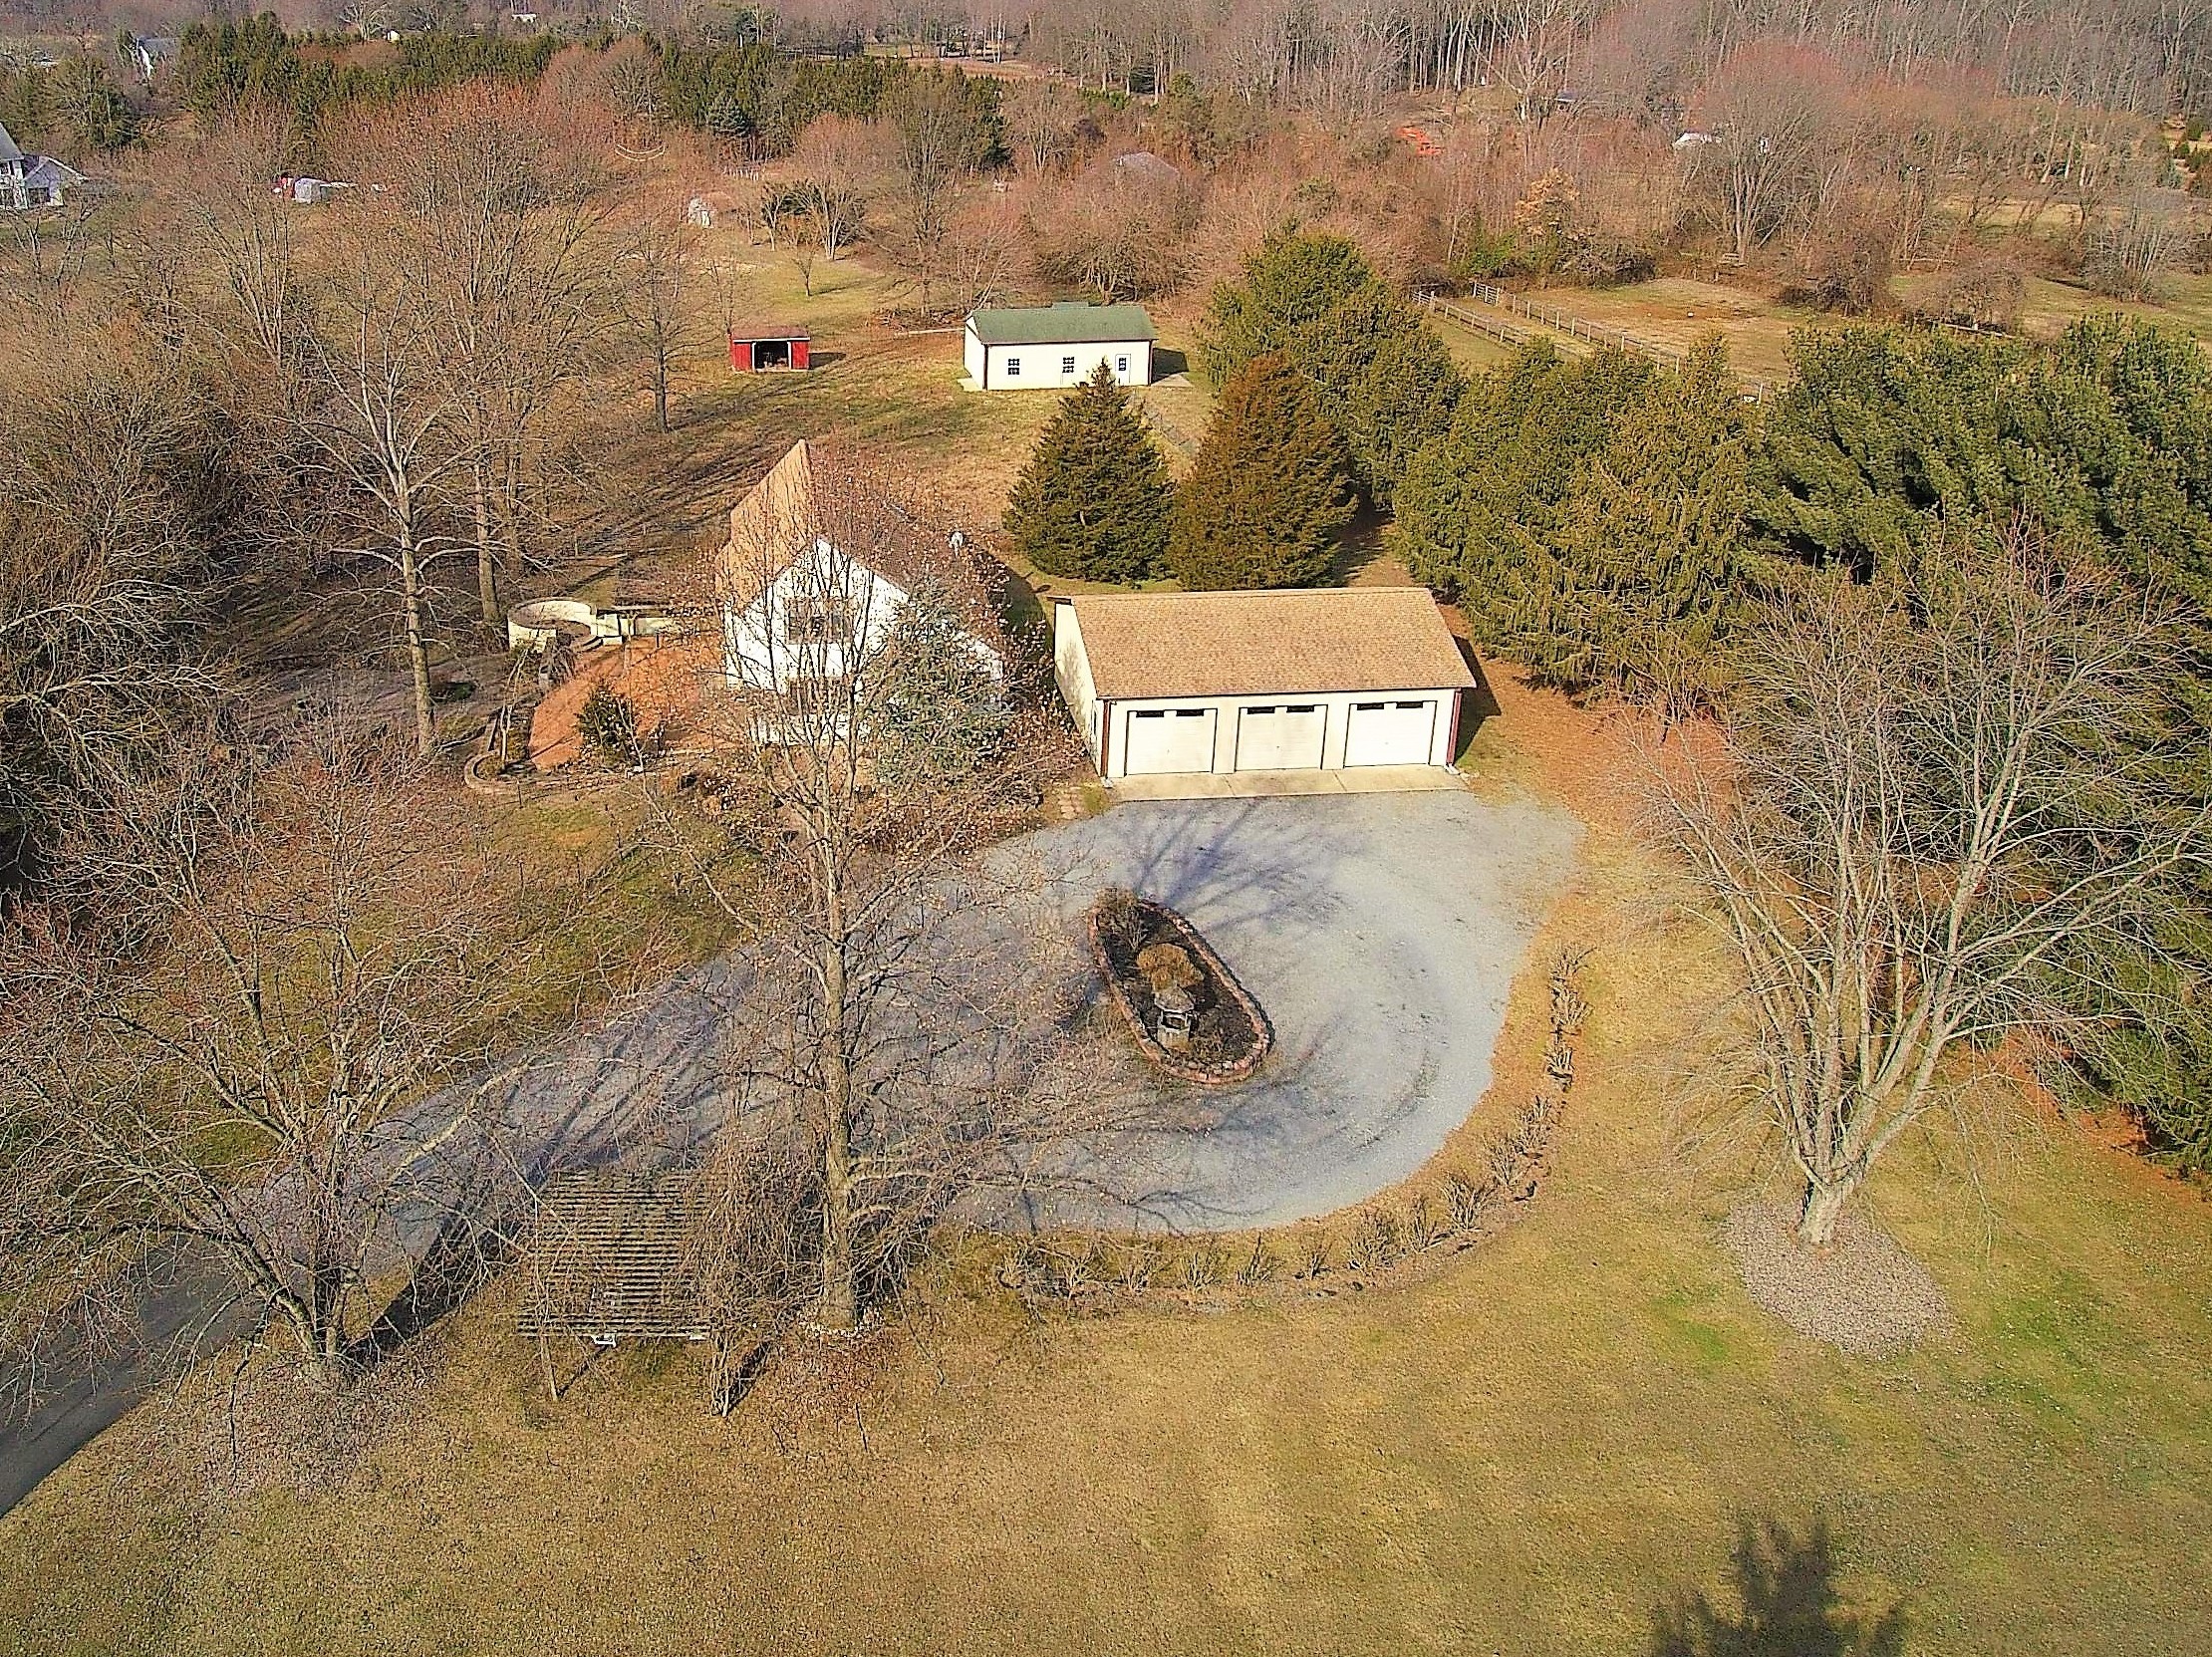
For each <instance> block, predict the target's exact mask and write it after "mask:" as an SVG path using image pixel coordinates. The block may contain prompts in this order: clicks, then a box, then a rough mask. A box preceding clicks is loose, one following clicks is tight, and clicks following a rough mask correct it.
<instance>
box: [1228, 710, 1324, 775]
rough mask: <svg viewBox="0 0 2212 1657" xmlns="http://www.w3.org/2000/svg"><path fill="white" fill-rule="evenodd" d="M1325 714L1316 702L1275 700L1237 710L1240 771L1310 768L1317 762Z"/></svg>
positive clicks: (1308, 769) (1318, 763)
mask: <svg viewBox="0 0 2212 1657" xmlns="http://www.w3.org/2000/svg"><path fill="white" fill-rule="evenodd" d="M1327 724H1328V716H1327V715H1326V714H1325V713H1323V712H1322V711H1321V707H1320V704H1319V703H1317V702H1278V703H1276V704H1275V705H1273V706H1270V707H1244V708H1239V709H1238V712H1237V768H1238V769H1239V770H1240V771H1310V770H1313V769H1315V768H1316V767H1318V766H1319V765H1320V763H1321V736H1322V733H1323V731H1324V730H1325V729H1326V728H1327Z"/></svg>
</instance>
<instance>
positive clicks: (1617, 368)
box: [1397, 340, 1651, 657]
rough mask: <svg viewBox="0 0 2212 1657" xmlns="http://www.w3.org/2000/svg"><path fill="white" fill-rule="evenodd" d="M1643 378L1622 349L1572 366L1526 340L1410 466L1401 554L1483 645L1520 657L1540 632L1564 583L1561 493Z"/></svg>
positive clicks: (1608, 435)
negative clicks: (1453, 605) (1457, 606)
mask: <svg viewBox="0 0 2212 1657" xmlns="http://www.w3.org/2000/svg"><path fill="white" fill-rule="evenodd" d="M1650 378H1651V368H1650V365H1649V364H1647V363H1644V362H1641V361H1639V360H1637V359H1635V358H1631V357H1628V356H1625V355H1623V354H1622V353H1620V352H1616V351H1601V352H1598V353H1597V354H1596V355H1594V356H1592V357H1589V358H1586V359H1584V360H1582V361H1579V362H1577V361H1573V360H1570V359H1568V358H1564V357H1562V356H1560V355H1559V353H1558V350H1557V348H1556V347H1554V346H1553V345H1552V344H1551V342H1550V341H1549V340H1536V341H1533V342H1531V343H1530V344H1528V345H1525V346H1523V347H1522V348H1521V350H1520V351H1518V352H1517V353H1515V355H1514V358H1513V360H1512V361H1511V362H1509V363H1507V364H1506V365H1504V366H1503V367H1502V368H1499V369H1497V370H1495V371H1493V372H1492V373H1490V374H1488V375H1485V376H1484V377H1482V378H1481V379H1480V380H1478V381H1476V382H1475V384H1474V385H1473V386H1472V387H1471V388H1469V390H1468V394H1467V396H1466V397H1464V398H1463V399H1461V400H1460V405H1459V409H1458V411H1457V412H1456V414H1454V416H1453V419H1452V425H1451V428H1450V429H1449V430H1448V431H1446V432H1445V434H1444V435H1443V436H1442V437H1439V438H1437V439H1436V440H1435V441H1433V442H1431V443H1429V444H1428V445H1427V446H1426V447H1424V448H1423V449H1422V450H1421V452H1420V453H1419V454H1418V455H1417V456H1415V458H1414V460H1413V463H1412V464H1411V465H1410V466H1409V467H1408V468H1407V471H1406V480H1405V482H1404V483H1403V484H1402V485H1401V486H1400V488H1399V491H1398V497H1397V507H1398V522H1397V534H1398V548H1399V551H1400V552H1401V554H1402V555H1403V556H1404V558H1405V560H1406V563H1407V564H1408V565H1409V566H1410V567H1411V569H1412V570H1413V573H1414V574H1415V576H1417V577H1418V578H1419V579H1420V580H1422V581H1424V582H1426V583H1427V584H1428V585H1430V586H1432V587H1435V588H1438V589H1439V590H1441V591H1443V592H1445V593H1448V594H1451V595H1453V596H1454V597H1456V598H1458V599H1459V601H1460V603H1461V606H1462V608H1463V610H1464V611H1465V613H1466V615H1467V617H1468V621H1469V623H1470V625H1471V626H1472V627H1473V628H1474V631H1475V635H1476V637H1477V638H1478V639H1480V640H1482V641H1483V642H1484V643H1485V644H1487V645H1489V646H1491V647H1492V648H1494V649H1498V650H1502V651H1505V652H1506V653H1507V654H1509V655H1513V656H1517V657H1525V656H1526V655H1527V654H1528V653H1529V651H1530V650H1531V649H1533V648H1536V647H1538V646H1540V645H1541V644H1542V643H1543V642H1544V641H1545V640H1546V639H1547V638H1548V634H1549V627H1550V623H1549V618H1550V616H1551V614H1552V612H1553V609H1554V608H1555V607H1556V605H1557V604H1558V603H1559V602H1560V601H1559V594H1560V593H1561V592H1562V590H1563V589H1564V588H1565V586H1566V584H1567V576H1566V574H1565V573H1564V571H1563V570H1562V568H1561V566H1560V563H1559V559H1558V555H1557V551H1556V537H1557V531H1558V526H1559V522H1560V519H1561V517H1562V515H1563V513H1564V511H1565V508H1566V504H1567V500H1568V497H1569V496H1570V495H1571V494H1572V493H1573V492H1574V489H1575V486H1576V484H1577V483H1578V482H1579V481H1580V478H1581V475H1582V470H1583V468H1584V467H1585V466H1586V465H1587V464H1588V463H1589V461H1590V459H1591V457H1592V456H1594V455H1596V454H1597V453H1598V452H1600V451H1601V450H1602V449H1604V447H1605V446H1606V445H1607V444H1608V443H1609V442H1610V441H1611V440H1612V436H1613V427H1614V423H1615V421H1616V420H1617V419H1618V418H1619V417H1620V415H1621V414H1622V412H1623V411H1625V410H1626V409H1627V408H1628V407H1629V406H1630V405H1631V404H1632V403H1634V402H1635V401H1636V400H1637V399H1638V398H1639V397H1641V396H1642V395H1643V393H1644V390H1645V387H1646V385H1647V383H1648V382H1649V380H1650Z"/></svg>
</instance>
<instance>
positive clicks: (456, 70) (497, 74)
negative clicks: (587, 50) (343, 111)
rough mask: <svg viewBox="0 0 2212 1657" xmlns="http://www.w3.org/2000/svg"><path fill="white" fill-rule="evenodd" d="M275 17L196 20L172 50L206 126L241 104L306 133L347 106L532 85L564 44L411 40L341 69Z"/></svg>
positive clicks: (179, 84) (445, 37)
mask: <svg viewBox="0 0 2212 1657" xmlns="http://www.w3.org/2000/svg"><path fill="white" fill-rule="evenodd" d="M300 45H301V43H300V41H299V40H297V39H295V38H294V37H293V36H291V35H288V34H286V33H285V30H284V25H283V24H282V23H281V22H279V21H278V20H277V17H276V14H275V13H273V12H263V13H261V14H260V15H259V16H258V17H251V18H248V19H246V20H245V21H244V22H242V23H239V22H232V21H229V20H224V21H221V22H212V21H200V22H195V23H193V24H192V25H191V26H190V27H189V28H187V29H186V30H185V31H184V33H183V35H182V36H181V37H180V38H179V40H178V43H177V57H176V69H175V73H174V79H173V81H172V86H173V87H174V89H175V92H176V96H177V98H178V99H179V100H180V101H181V102H182V103H183V105H184V106H185V108H187V109H189V110H190V111H192V112H193V114H195V115H197V116H200V117H201V118H202V119H208V118H212V117H213V116H216V115H218V114H220V113H221V112H223V111H225V110H228V109H230V108H232V107H234V106H235V105H237V104H240V103H248V104H268V105H273V106H275V107H277V108H280V109H286V110H290V111H291V112H292V114H293V115H294V116H295V117H296V118H297V119H298V121H299V123H300V126H301V128H302V129H303V130H306V131H310V132H312V131H313V130H314V129H315V127H316V126H317V125H318V124H319V123H320V122H321V120H322V117H323V114H324V112H325V111H327V110H330V109H333V108H336V107H338V106H341V105H345V104H350V103H369V104H376V103H390V102H392V101H393V100H394V99H397V98H399V97H401V96H403V95H404V94H407V93H411V92H425V91H428V90H430V89H431V88H434V87H441V86H448V85H452V84H454V83H457V82H461V81H469V80H478V79H488V80H501V81H509V82H519V83H530V82H535V81H536V80H537V79H538V78H539V77H540V76H542V75H543V74H544V73H545V70H546V66H547V65H548V64H550V63H551V62H552V61H553V55H554V53H556V52H558V51H559V50H560V46H561V43H560V42H559V41H558V40H556V39H555V38H554V37H553V36H551V35H533V36H527V37H519V36H501V35H493V34H477V33H471V32H467V31H461V32H456V33H431V34H414V35H409V36H408V37H406V38H405V39H404V40H402V41H401V42H400V46H399V54H398V57H397V59H396V60H395V61H392V62H389V63H384V64H379V65H376V66H373V67H372V66H370V65H365V64H360V63H341V62H339V61H337V60H336V59H335V58H334V57H333V56H331V55H330V54H328V53H325V52H303V51H301V49H300Z"/></svg>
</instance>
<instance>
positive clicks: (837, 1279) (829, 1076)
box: [815, 884, 860, 1329]
mask: <svg viewBox="0 0 2212 1657" xmlns="http://www.w3.org/2000/svg"><path fill="white" fill-rule="evenodd" d="M829 919H830V926H829V934H830V940H829V942H828V943H827V944H826V945H824V946H823V950H822V1012H823V1024H824V1029H823V1032H822V1034H823V1054H822V1107H823V1112H824V1118H825V1120H824V1127H825V1130H826V1131H825V1132H824V1134H823V1136H822V1301H821V1305H820V1306H819V1307H818V1308H817V1310H816V1312H815V1321H816V1322H817V1323H819V1324H820V1325H821V1326H822V1327H823V1328H825V1329H851V1328H853V1327H855V1326H856V1325H858V1324H859V1322H860V1295H859V1292H858V1286H857V1285H856V1284H855V1282H854V1280H853V1278H854V1270H853V1116H852V1102H853V1101H852V1094H853V1074H852V1065H851V1062H850V1058H849V1056H848V1054H847V1053H846V1051H845V1034H846V1032H845V1020H846V1006H845V998H846V992H847V984H846V979H845V950H844V927H843V925H842V923H843V919H844V904H843V899H842V894H840V893H839V892H838V891H837V888H836V887H835V885H834V884H833V885H832V886H831V889H830V902H829Z"/></svg>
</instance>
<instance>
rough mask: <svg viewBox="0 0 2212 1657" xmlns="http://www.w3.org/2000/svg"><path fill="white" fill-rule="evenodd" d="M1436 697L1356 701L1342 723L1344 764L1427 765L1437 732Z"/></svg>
mask: <svg viewBox="0 0 2212 1657" xmlns="http://www.w3.org/2000/svg"><path fill="white" fill-rule="evenodd" d="M1436 713H1437V706H1436V698H1435V697H1433V696H1432V697H1428V698H1426V699H1424V700H1420V701H1415V700H1412V699H1410V698H1400V697H1395V696H1394V697H1392V698H1391V699H1389V700H1388V701H1355V702H1353V703H1352V716H1351V721H1350V722H1349V723H1348V724H1347V725H1346V726H1345V727H1344V763H1345V764H1346V765H1426V764H1428V763H1429V745H1430V741H1431V739H1432V738H1433V737H1434V736H1435V734H1436Z"/></svg>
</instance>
